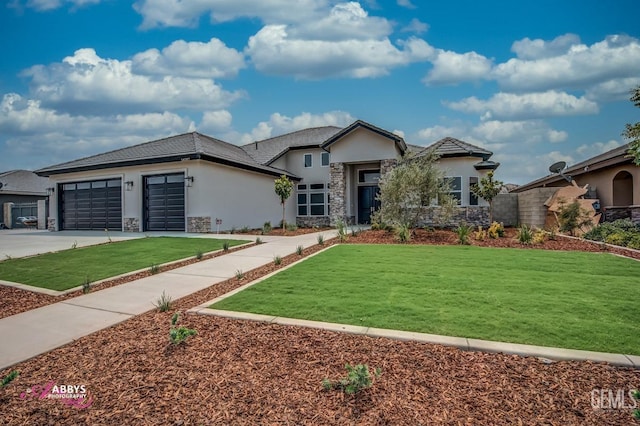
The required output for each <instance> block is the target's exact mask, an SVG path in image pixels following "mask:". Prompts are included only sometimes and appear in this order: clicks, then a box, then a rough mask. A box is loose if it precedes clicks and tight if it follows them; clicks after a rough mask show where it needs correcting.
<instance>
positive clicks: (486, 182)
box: [471, 170, 504, 223]
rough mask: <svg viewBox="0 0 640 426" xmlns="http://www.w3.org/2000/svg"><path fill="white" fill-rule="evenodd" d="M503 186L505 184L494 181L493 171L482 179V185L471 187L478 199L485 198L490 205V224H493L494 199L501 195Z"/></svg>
mask: <svg viewBox="0 0 640 426" xmlns="http://www.w3.org/2000/svg"><path fill="white" fill-rule="evenodd" d="M503 186H504V183H503V182H501V181H499V180H493V170H491V171H489V173H487V175H486V176H485V177H483V178H482V179H480V183H478V184H477V185H473V186H471V192H472V193H473V194H474V195H475V196H476V197H480V198H483V199H485V200H486V201H487V203H489V223H493V199H494V198H496V195H498V194H499V193H500V190H501V189H502V187H503Z"/></svg>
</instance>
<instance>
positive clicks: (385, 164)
mask: <svg viewBox="0 0 640 426" xmlns="http://www.w3.org/2000/svg"><path fill="white" fill-rule="evenodd" d="M397 165H398V160H396V159H388V160H380V179H382V178H384V175H386V174H387V173H389V172H390V171H391V170H392V169H393V168H394V167H395V166H397Z"/></svg>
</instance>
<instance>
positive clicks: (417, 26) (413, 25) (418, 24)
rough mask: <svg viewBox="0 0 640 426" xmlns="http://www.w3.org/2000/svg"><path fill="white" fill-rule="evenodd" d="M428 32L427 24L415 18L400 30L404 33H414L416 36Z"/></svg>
mask: <svg viewBox="0 0 640 426" xmlns="http://www.w3.org/2000/svg"><path fill="white" fill-rule="evenodd" d="M428 30H429V24H425V23H424V22H422V21H420V20H419V19H417V18H413V19H412V20H411V22H409V24H408V25H407V26H405V27H403V28H402V30H401V31H402V32H404V33H416V34H424V33H426V32H427V31H428Z"/></svg>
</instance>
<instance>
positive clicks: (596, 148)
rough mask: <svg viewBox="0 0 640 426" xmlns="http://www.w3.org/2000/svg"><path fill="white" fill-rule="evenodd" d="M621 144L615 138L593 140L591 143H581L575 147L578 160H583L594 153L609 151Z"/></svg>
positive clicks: (594, 154)
mask: <svg viewBox="0 0 640 426" xmlns="http://www.w3.org/2000/svg"><path fill="white" fill-rule="evenodd" d="M621 145H622V142H620V141H617V140H615V139H611V140H609V141H607V142H594V143H592V144H582V145H580V146H579V147H578V148H576V153H577V154H578V161H584V160H586V159H587V158H591V157H594V156H596V155H599V154H602V153H605V152H607V151H611V150H612V149H614V148H617V147H619V146H621Z"/></svg>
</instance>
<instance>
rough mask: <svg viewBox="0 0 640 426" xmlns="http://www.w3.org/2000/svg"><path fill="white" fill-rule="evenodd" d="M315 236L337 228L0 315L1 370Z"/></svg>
mask: <svg viewBox="0 0 640 426" xmlns="http://www.w3.org/2000/svg"><path fill="white" fill-rule="evenodd" d="M320 234H322V235H323V236H324V238H325V240H327V239H330V238H333V237H335V236H336V231H334V230H331V231H323V232H318V233H313V234H307V235H301V236H297V237H269V236H265V237H261V238H262V240H263V241H265V243H264V244H261V245H257V246H253V247H249V248H247V249H243V250H239V251H237V252H233V253H229V254H226V255H224V256H219V257H216V258H213V259H210V260H204V261H202V262H198V263H194V264H191V265H188V266H184V267H182V268H178V269H174V270H171V271H167V272H163V273H161V274H158V275H153V276H150V277H147V278H143V279H140V280H136V281H131V282H129V283H126V284H122V285H119V286H115V287H110V288H107V289H104V290H100V291H96V292H94V293H89V294H86V295H82V296H79V297H75V298H72V299H68V300H65V301H63V302H58V303H54V304H52V305H48V306H43V307H41V308H38V309H34V310H31V311H27V312H23V313H21V314H17V315H13V316H10V317H7V318H3V319H0V342H2V344H1V345H0V370H2V369H4V368H7V367H9V366H11V365H14V364H17V363H19V362H22V361H25V360H27V359H30V358H32V357H34V356H37V355H40V354H42V353H45V352H48V351H50V350H52V349H55V348H57V347H60V346H63V345H65V344H67V343H70V342H72V341H74V340H77V339H79V338H81V337H83V336H86V335H88V334H91V333H93V332H96V331H98V330H102V329H104V328H107V327H110V326H112V325H115V324H118V323H120V322H122V321H125V320H127V319H129V318H132V317H133V316H135V315H139V314H142V313H144V312H147V311H150V310H152V309H155V307H154V303H155V302H156V301H157V300H158V298H159V297H160V295H161V294H162V292H163V291H164V292H165V293H166V294H167V295H169V296H171V298H172V299H174V300H175V299H179V298H181V297H184V296H187V295H189V294H192V293H195V292H197V291H199V290H202V289H204V288H207V287H209V286H211V285H213V284H216V283H219V282H222V281H225V280H227V279H229V278H232V277H234V276H235V274H236V271H238V270H242V271H244V272H247V271H250V270H251V269H254V268H258V267H260V266H263V265H266V264H269V263H271V262H273V258H274V256H276V255H278V256H282V257H284V256H287V255H289V254H292V253H295V251H296V248H297V247H298V246H299V245H302V246H303V247H309V246H312V245H314V244H317V238H318V235H320ZM208 237H212V238H215V237H216V236H215V235H211V234H208ZM219 237H221V238H229V237H231V238H234V239H246V240H253V241H255V238H256V236H248V235H221V236H219ZM103 238H104V237H103ZM112 238H113V237H112ZM67 248H68V247H67Z"/></svg>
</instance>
